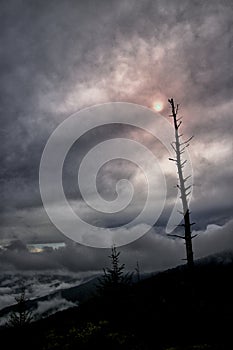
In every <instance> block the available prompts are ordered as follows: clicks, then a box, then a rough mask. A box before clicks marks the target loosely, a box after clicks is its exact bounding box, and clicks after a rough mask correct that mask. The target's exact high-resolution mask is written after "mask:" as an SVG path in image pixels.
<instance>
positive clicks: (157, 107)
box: [153, 101, 163, 112]
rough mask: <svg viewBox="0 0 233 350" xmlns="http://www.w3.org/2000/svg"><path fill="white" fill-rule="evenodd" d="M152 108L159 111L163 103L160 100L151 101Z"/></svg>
mask: <svg viewBox="0 0 233 350" xmlns="http://www.w3.org/2000/svg"><path fill="white" fill-rule="evenodd" d="M153 109H154V110H155V111H156V112H161V111H162V109H163V103H162V102H159V101H156V102H154V103H153Z"/></svg>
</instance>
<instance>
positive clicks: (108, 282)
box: [98, 246, 132, 294]
mask: <svg viewBox="0 0 233 350" xmlns="http://www.w3.org/2000/svg"><path fill="white" fill-rule="evenodd" d="M119 256H120V252H117V249H116V247H114V246H113V247H112V249H111V255H109V259H110V260H111V267H108V268H106V269H105V268H104V269H103V271H104V274H103V276H102V277H101V278H100V279H99V286H98V288H99V290H100V292H102V293H103V294H106V293H107V294H108V293H111V292H112V293H114V291H119V289H123V288H125V287H126V286H129V285H130V284H131V281H132V273H124V269H125V264H120V259H119Z"/></svg>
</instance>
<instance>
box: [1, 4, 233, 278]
mask: <svg viewBox="0 0 233 350" xmlns="http://www.w3.org/2000/svg"><path fill="white" fill-rule="evenodd" d="M0 6H1V21H0V27H1V30H0V33H1V34H0V36H1V48H0V71H1V81H0V96H1V109H0V116H1V130H0V133H1V141H2V142H1V148H0V160H1V170H0V171H1V182H0V190H1V205H0V209H1V214H0V215H1V216H0V219H1V231H0V239H2V241H3V243H2V244H3V245H4V244H5V243H4V241H7V240H12V239H20V240H22V241H23V242H26V243H30V242H38V243H39V242H45V241H46V242H59V241H65V242H67V244H68V246H69V248H64V249H59V250H58V251H55V252H52V253H51V255H49V253H46V252H44V253H41V254H39V255H32V254H31V253H30V252H26V253H24V255H23V254H21V253H20V252H19V251H18V253H16V251H15V250H11V251H10V250H9V249H8V250H7V252H5V251H3V252H2V251H1V261H2V263H3V265H4V266H5V267H6V268H8V267H9V268H13V269H15V268H16V269H23V270H24V269H37V268H38V266H40V267H41V269H43V268H45V269H58V268H61V266H63V265H64V266H65V268H69V269H71V270H75V271H78V270H80V271H82V270H88V269H92V265H93V262H95V263H96V262H97V265H96V269H97V270H98V269H101V268H102V265H103V264H104V261H105V259H104V257H103V255H104V254H103V251H100V252H95V253H93V254H92V253H91V252H92V249H90V248H86V247H83V246H80V247H78V248H77V246H75V248H73V247H72V249H74V257H75V256H77V255H78V256H80V255H81V258H80V261H82V263H81V262H80V263H77V261H76V262H74V261H72V258H70V259H71V260H69V258H68V255H69V254H70V251H69V249H71V248H70V245H69V244H70V243H69V242H68V239H66V238H65V237H64V236H63V235H62V234H61V233H60V232H59V231H58V230H57V229H56V228H55V227H54V226H53V225H52V224H51V223H50V221H49V219H48V217H47V215H46V213H45V211H44V209H43V206H42V202H41V198H40V193H39V181H38V176H39V175H38V174H39V164H40V159H41V155H42V151H43V149H44V146H45V144H46V141H47V139H48V137H49V136H50V135H51V133H52V132H53V131H54V129H55V128H56V127H57V126H58V125H59V124H60V123H61V122H62V121H64V120H65V119H66V118H67V117H68V116H69V115H70V114H72V113H74V112H76V111H78V110H81V109H82V108H85V107H89V106H92V105H94V104H100V103H105V102H111V101H113V102H114V101H115V102H116V101H125V102H132V103H136V104H141V105H143V106H147V107H151V106H152V104H153V102H154V101H155V100H156V99H159V100H160V101H162V102H163V103H164V109H163V111H162V112H161V113H162V114H163V115H164V116H168V115H169V113H170V111H169V109H168V108H167V106H166V104H167V98H168V97H171V96H174V97H175V99H176V101H177V102H179V103H181V107H180V110H181V114H182V115H183V117H184V119H183V121H184V122H183V130H182V131H183V132H184V134H185V135H187V138H188V137H190V136H192V135H193V134H194V136H195V138H194V140H193V142H192V144H191V146H190V155H191V159H192V162H193V168H194V189H193V196H192V199H191V210H192V218H193V220H194V221H195V222H196V223H197V226H196V231H200V234H199V236H201V234H202V233H203V232H206V231H207V233H206V234H203V241H202V243H201V245H202V248H201V246H200V249H199V248H196V249H199V251H200V252H202V254H207V253H211V252H215V251H216V249H215V247H218V244H216V245H214V246H213V247H212V248H213V249H209V248H208V247H211V246H212V245H211V244H209V242H208V239H207V236H208V237H209V235H210V233H209V231H208V229H207V227H208V225H213V224H215V225H218V226H219V232H220V231H221V228H222V230H223V228H224V230H225V228H227V230H228V231H229V232H230V230H231V226H230V225H231V220H232V198H233V191H232V188H233V184H232V179H233V176H232V175H233V166H232V150H233V143H232V142H233V141H232V134H233V123H232V110H233V100H232V92H233V70H232V57H233V52H232V51H233V39H232V38H233V24H232V18H233V5H232V1H230V0H229V1H227V0H224V1H223V0H222V1H217V0H213V1H205V2H203V1H200V0H195V1H185V0H181V1H166V0H165V1H164V0H163V1H162V0H156V1H151V0H145V1H140V2H139V1H137V2H136V1H132V0H124V1H117V2H116V1H109V0H106V1H100V2H95V1H91V0H87V1H85V2H83V1H74V0H68V1H62V0H58V1H50V2H49V3H48V2H47V1H41V2H40V4H37V3H35V2H31V1H27V0H21V1H17V2H15V1H13V0H10V1H7V2H2V3H1V5H0ZM119 136H121V137H128V138H132V139H137V140H139V141H140V142H143V143H144V144H145V145H146V146H147V147H149V148H150V149H151V150H152V151H155V152H156V150H157V153H158V154H159V158H160V160H161V162H163V164H164V162H167V163H169V161H168V160H167V155H166V153H165V152H164V151H163V150H162V149H161V145H160V146H159V145H156V147H155V145H154V143H153V142H152V141H153V140H152V138H151V136H150V135H145V133H143V132H139V131H138V130H135V129H133V128H128V127H125V126H124V127H123V126H118V127H112V126H111V125H110V126H108V127H103V128H99V129H98V130H93V131H92V132H89V133H88V134H87V135H84V137H83V138H82V139H81V140H80V141H79V143H78V144H77V145H76V146H74V148H73V150H72V149H71V151H70V154H69V157H70V162H69V159H68V161H67V163H65V168H64V172H65V174H66V175H67V178H66V179H65V180H64V187H65V189H66V193H67V196H68V197H69V199H70V200H74V199H76V200H77V203H78V206H79V207H80V208H83V207H82V203H81V196H80V193H79V192H77V189H76V188H75V189H74V186H73V181H74V176H75V174H76V167H75V168H74V167H73V168H72V164H73V158H72V152H73V154H77V152H78V156H77V158H76V161H77V164H78V162H80V161H81V159H82V157H83V156H84V155H85V153H86V152H87V151H88V150H89V149H91V148H92V147H94V145H96V144H98V143H99V142H100V141H103V140H106V139H111V138H114V137H119ZM69 157H68V158H69ZM77 164H76V165H77ZM167 167H168V168H169V171H168V173H167V174H166V176H167V178H166V179H167V186H168V201H167V204H166V208H165V209H164V212H163V213H162V216H161V218H160V220H159V221H158V224H157V226H158V227H157V228H156V227H155V228H154V229H153V230H152V232H150V233H149V236H148V237H145V238H142V239H140V240H139V241H138V242H135V243H134V244H132V246H130V245H129V246H126V247H125V250H126V251H127V254H129V256H131V255H132V254H134V253H133V252H135V251H137V247H138V245H142V248H141V249H142V252H143V253H142V252H141V253H140V254H142V256H143V259H142V260H143V261H144V259H145V262H143V266H144V268H145V269H157V268H165V267H169V266H172V265H174V264H177V263H178V262H179V261H180V256H181V255H182V254H183V245H182V243H181V242H176V241H174V240H172V239H168V238H167V237H166V238H165V237H164V236H163V235H164V227H165V226H166V220H167V217H168V215H169V212H170V210H171V203H172V202H173V200H174V199H175V197H176V194H177V192H176V189H174V186H176V181H177V180H176V169H175V167H174V168H173V169H174V173H173V172H172V171H173V170H172V165H171V164H167ZM121 170H122V171H121ZM101 171H102V172H100V174H99V177H98V179H97V180H98V189H99V191H100V193H101V194H102V195H103V197H105V198H108V199H112V198H114V195H115V192H114V191H115V184H116V182H117V180H118V179H120V178H121V176H123V177H124V178H125V177H126V178H128V179H130V180H131V181H132V182H133V183H134V185H135V188H136V192H137V190H138V191H139V197H136V199H137V200H138V201H137V203H140V201H141V199H142V198H141V195H142V193H143V191H142V187H140V186H141V183H140V184H139V185H138V183H137V181H136V180H137V179H136V177H135V172H137V171H138V170H136V169H135V168H134V167H133V166H132V164H126V165H125V164H123V163H120V164H119V161H118V163H117V162H111V163H109V164H107V165H106V166H105V167H104V168H103V169H102V170H101ZM135 203H136V201H135ZM138 210H139V209H138V208H137V206H136V205H135V206H134V207H133V209H131V211H129V212H127V214H125V216H124V215H123V214H122V215H121V216H119V215H118V216H115V217H112V216H111V217H107V216H106V217H104V218H101V217H97V216H95V214H94V213H93V212H87V213H86V212H83V215H84V216H86V217H87V218H88V219H89V220H90V222H92V223H93V222H94V223H95V224H97V223H98V225H100V226H101V225H103V226H107V227H110V226H117V225H120V224H122V223H124V222H125V221H127V220H128V219H129V218H130V217H131V216H132V215H135V213H137V212H138ZM77 229H78V228H77ZM216 230H217V229H216ZM217 231H218V230H217ZM219 234H220V233H219ZM229 234H230V233H229ZM159 235H160V236H159ZM214 235H215V234H214ZM214 237H215V236H214ZM216 237H217V233H216ZM224 237H225V236H224ZM212 238H213V237H212ZM198 239H199V238H198ZM200 239H201V238H200ZM213 239H215V238H213ZM217 240H218V238H216V242H217ZM224 240H225V241H226V244H225V243H222V244H223V248H227V247H228V248H229V249H230V248H231V249H232V248H233V244H232V240H230V239H229V240H228V238H227V237H226V238H224ZM143 242H144V243H143ZM147 242H150V243H151V242H153V244H150V243H147ZM197 242H198V240H197ZM196 244H197V246H198V243H196ZM154 246H156V247H159V251H160V252H161V253H159V251H158V253H156V254H155V253H154V255H153V254H152V252H151V257H150V258H148V256H150V254H149V253H148V250H149V251H150V247H154ZM174 246H175V247H176V248H174ZM151 249H152V248H151ZM153 249H154V248H153ZM173 249H174V251H173ZM170 250H172V253H171V254H170ZM87 251H88V254H86V252H87ZM140 254H139V256H137V254H136V253H135V256H134V258H132V260H133V261H135V260H137V259H139V260H140V256H141V255H140ZM148 254H149V255H148ZM198 254H199V253H198ZM198 254H197V255H198ZM152 255H153V256H152ZM52 256H53V258H51V257H52ZM155 256H156V257H157V258H155ZM165 256H166V258H164V257H165ZM168 256H169V257H170V258H169V259H168ZM74 259H75V258H74ZM85 259H86V263H84V260H85ZM146 259H148V262H146ZM156 259H157V260H156ZM164 259H165V260H164ZM63 261H64V262H63ZM82 264H83V265H82ZM132 264H133V263H130V266H132ZM26 266H28V267H26Z"/></svg>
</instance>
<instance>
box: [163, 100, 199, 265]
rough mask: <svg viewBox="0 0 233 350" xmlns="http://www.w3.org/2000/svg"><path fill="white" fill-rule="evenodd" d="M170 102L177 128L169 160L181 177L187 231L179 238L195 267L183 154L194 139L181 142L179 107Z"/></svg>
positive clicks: (180, 183)
mask: <svg viewBox="0 0 233 350" xmlns="http://www.w3.org/2000/svg"><path fill="white" fill-rule="evenodd" d="M168 102H169V103H170V105H171V109H172V114H171V117H172V118H173V122H174V128H175V142H173V143H172V148H173V149H174V151H175V154H176V158H175V159H173V158H169V159H170V160H172V161H175V162H176V166H177V172H178V177H179V184H178V185H177V187H178V188H179V190H180V194H181V201H182V206H183V213H182V214H183V217H184V224H182V226H184V229H185V235H184V237H182V236H179V237H180V238H183V239H184V240H185V246H186V257H187V259H186V260H187V264H188V267H193V265H194V260H193V248H192V239H193V238H194V237H195V236H192V234H191V226H192V225H193V223H191V222H190V211H189V207H188V200H187V197H188V195H189V193H190V192H189V189H190V187H191V186H187V187H185V182H186V181H187V179H188V178H189V177H190V176H188V177H186V178H184V174H183V167H184V165H185V163H186V162H187V160H184V161H182V153H184V150H185V148H186V147H187V146H188V145H189V141H190V140H191V139H192V137H191V138H190V139H189V140H187V141H185V142H181V141H180V138H181V135H180V134H179V127H180V125H181V121H180V118H178V119H177V115H178V109H179V105H178V104H177V105H176V106H175V103H174V100H173V98H171V99H170V100H168ZM175 236H176V235H175Z"/></svg>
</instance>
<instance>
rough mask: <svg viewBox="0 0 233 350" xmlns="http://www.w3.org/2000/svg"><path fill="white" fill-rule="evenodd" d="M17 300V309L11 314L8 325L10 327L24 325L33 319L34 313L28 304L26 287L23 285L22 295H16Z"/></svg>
mask: <svg viewBox="0 0 233 350" xmlns="http://www.w3.org/2000/svg"><path fill="white" fill-rule="evenodd" d="M15 300H16V302H17V306H16V311H13V312H12V313H11V314H10V317H9V320H8V322H7V325H8V326H9V327H22V326H24V325H26V324H28V323H30V322H31V321H32V313H31V311H30V310H28V307H27V305H26V303H27V299H26V295H25V287H22V292H21V294H20V296H19V297H15Z"/></svg>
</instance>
